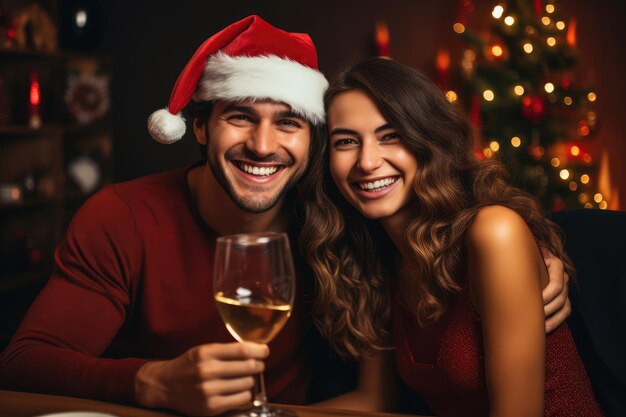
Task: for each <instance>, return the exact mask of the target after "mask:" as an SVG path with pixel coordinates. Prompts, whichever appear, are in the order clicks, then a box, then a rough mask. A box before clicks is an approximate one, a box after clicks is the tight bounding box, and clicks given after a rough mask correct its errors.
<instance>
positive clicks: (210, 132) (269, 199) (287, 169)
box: [196, 101, 311, 213]
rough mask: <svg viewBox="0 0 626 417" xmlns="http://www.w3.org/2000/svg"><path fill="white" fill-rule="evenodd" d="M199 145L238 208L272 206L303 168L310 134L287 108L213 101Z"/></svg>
mask: <svg viewBox="0 0 626 417" xmlns="http://www.w3.org/2000/svg"><path fill="white" fill-rule="evenodd" d="M196 136H197V138H198V141H199V142H200V143H202V144H206V145H207V161H208V164H209V167H210V168H211V171H212V172H213V175H214V176H215V178H216V179H217V181H218V182H219V183H220V184H221V185H222V187H223V188H224V190H225V191H226V192H227V193H228V194H229V196H230V198H231V199H232V200H233V201H234V202H235V204H237V206H239V207H240V208H241V209H242V210H245V211H248V212H252V213H262V212H264V211H267V210H269V209H271V208H272V207H274V205H276V203H277V202H278V201H279V200H280V199H281V197H282V196H283V195H284V194H285V191H286V190H287V189H288V188H289V187H291V186H293V185H295V184H296V182H297V181H298V180H299V179H300V177H302V175H303V174H304V171H305V170H306V166H307V161H308V156H309V144H310V143H311V130H310V127H309V124H308V122H307V121H306V120H304V119H302V118H301V117H299V116H297V115H296V114H295V113H293V112H292V111H291V107H290V106H288V105H287V104H283V103H276V102H272V101H255V102H226V101H216V102H215V105H214V107H213V111H212V113H211V116H210V118H209V120H208V121H207V124H206V127H205V129H203V131H201V132H198V131H196Z"/></svg>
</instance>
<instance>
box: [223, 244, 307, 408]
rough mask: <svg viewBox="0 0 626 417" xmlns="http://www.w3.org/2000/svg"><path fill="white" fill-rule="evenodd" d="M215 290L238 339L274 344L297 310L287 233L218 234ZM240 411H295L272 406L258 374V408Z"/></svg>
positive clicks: (228, 324)
mask: <svg viewBox="0 0 626 417" xmlns="http://www.w3.org/2000/svg"><path fill="white" fill-rule="evenodd" d="M213 292H214V297H215V302H216V305H217V309H218V311H219V313H220V315H221V316H222V320H224V324H226V328H227V329H228V331H229V332H230V334H231V335H232V336H233V337H234V338H235V339H236V340H237V341H239V342H256V343H269V342H270V341H271V340H272V339H273V338H274V337H275V336H276V335H277V334H278V332H280V330H281V329H282V328H283V326H284V325H285V323H286V322H287V319H289V316H290V315H291V310H292V309H293V301H294V297H295V293H296V281H295V272H294V267H293V260H292V257H291V249H290V247H289V239H288V237H287V235H286V234H285V233H254V234H239V235H231V236H222V237H219V238H218V239H217V246H216V250H215V266H214V274H213ZM237 414H238V415H241V416H250V417H274V416H293V415H294V413H292V412H290V411H286V410H281V409H274V408H270V407H268V405H267V396H266V394H265V383H264V381H263V375H262V374H259V376H258V378H257V386H256V390H255V396H254V401H253V408H252V409H250V410H246V411H242V412H238V413H237Z"/></svg>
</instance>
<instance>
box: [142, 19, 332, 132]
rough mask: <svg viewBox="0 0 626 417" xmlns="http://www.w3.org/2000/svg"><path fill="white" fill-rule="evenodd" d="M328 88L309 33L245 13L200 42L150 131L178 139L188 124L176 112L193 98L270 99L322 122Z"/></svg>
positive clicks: (150, 119)
mask: <svg viewBox="0 0 626 417" xmlns="http://www.w3.org/2000/svg"><path fill="white" fill-rule="evenodd" d="M326 88H328V81H326V78H325V77H324V75H323V74H322V73H321V72H319V71H318V69H317V54H316V51H315V45H314V44H313V42H312V41H311V38H310V37H309V35H307V34H304V33H289V32H285V31H284V30H281V29H278V28H276V27H274V26H272V25H270V24H269V23H267V22H266V21H265V20H263V19H261V18H260V17H259V16H248V17H246V18H244V19H242V20H240V21H238V22H236V23H233V24H232V25H230V26H228V27H227V28H225V29H223V30H221V31H220V32H218V33H216V34H215V35H213V36H211V37H210V38H209V39H207V40H206V41H205V42H204V43H203V44H202V45H200V47H199V48H198V49H197V50H196V52H195V53H194V54H193V56H192V57H191V59H190V60H189V62H188V63H187V65H186V66H185V68H184V69H183V71H182V72H181V73H180V75H179V76H178V80H177V81H176V84H175V85H174V89H173V90H172V95H171V96H170V101H169V105H168V107H167V108H165V109H161V110H157V111H156V112H154V113H152V115H151V116H150V118H149V119H148V130H149V131H150V135H151V136H152V137H153V138H154V139H155V140H156V141H157V142H160V143H172V142H176V141H177V140H179V139H180V138H182V137H183V135H184V133H185V128H186V126H185V120H184V119H183V118H182V117H181V115H180V112H181V110H182V109H183V108H184V107H185V106H186V105H187V104H188V103H189V101H190V100H192V99H193V100H194V101H211V100H215V99H221V100H228V101H242V100H260V99H269V100H272V101H276V102H282V103H286V104H288V105H290V106H291V110H292V111H293V112H295V113H296V114H299V115H301V116H302V117H304V118H305V119H306V120H308V121H310V122H311V123H313V124H319V123H322V122H323V121H324V100H323V96H324V92H325V91H326Z"/></svg>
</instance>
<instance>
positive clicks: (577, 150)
mask: <svg viewBox="0 0 626 417" xmlns="http://www.w3.org/2000/svg"><path fill="white" fill-rule="evenodd" d="M570 153H571V154H572V155H573V156H578V155H580V148H579V147H578V146H576V145H574V146H572V148H571V149H570Z"/></svg>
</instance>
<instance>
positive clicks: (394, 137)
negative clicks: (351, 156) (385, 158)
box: [334, 132, 400, 146]
mask: <svg viewBox="0 0 626 417" xmlns="http://www.w3.org/2000/svg"><path fill="white" fill-rule="evenodd" d="M378 140H379V142H395V141H399V140H400V135H399V134H398V133H397V132H392V133H386V134H384V135H383V136H381V137H380V139H378ZM358 144H359V142H358V141H357V140H356V139H351V138H343V139H338V140H336V141H335V143H334V146H351V145H358Z"/></svg>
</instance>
